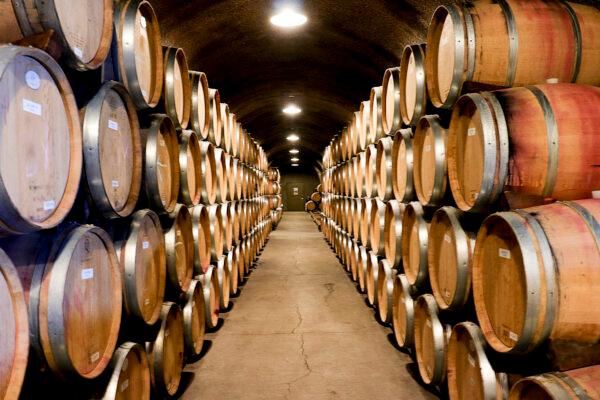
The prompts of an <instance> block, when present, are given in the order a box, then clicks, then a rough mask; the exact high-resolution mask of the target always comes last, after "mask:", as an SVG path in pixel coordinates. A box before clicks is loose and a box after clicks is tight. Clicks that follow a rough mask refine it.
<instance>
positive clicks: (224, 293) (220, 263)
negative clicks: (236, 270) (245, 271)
mask: <svg viewBox="0 0 600 400" xmlns="http://www.w3.org/2000/svg"><path fill="white" fill-rule="evenodd" d="M215 268H216V273H217V281H218V282H219V293H220V296H219V301H220V303H219V308H220V309H221V310H226V309H227V308H229V294H230V293H231V278H230V275H229V268H228V267H227V256H225V255H223V256H221V257H219V259H218V260H217V261H216V262H215Z"/></svg>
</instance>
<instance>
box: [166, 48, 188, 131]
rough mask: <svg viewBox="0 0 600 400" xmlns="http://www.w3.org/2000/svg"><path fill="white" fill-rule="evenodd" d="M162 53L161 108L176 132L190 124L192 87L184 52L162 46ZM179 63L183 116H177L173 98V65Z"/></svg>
mask: <svg viewBox="0 0 600 400" xmlns="http://www.w3.org/2000/svg"><path fill="white" fill-rule="evenodd" d="M163 53H164V61H163V65H164V87H163V89H164V90H163V95H162V107H164V109H165V112H166V114H167V115H168V116H169V117H170V118H171V120H172V121H173V123H174V125H175V127H176V128H177V129H178V130H181V129H186V128H187V127H188V124H189V122H190V113H191V99H192V87H191V83H190V78H189V69H188V63H187V58H186V56H185V52H184V51H183V49H181V48H176V47H170V46H163ZM176 62H177V63H179V68H180V69H181V81H182V86H183V115H182V116H181V119H180V117H179V116H178V115H177V105H176V104H177V100H176V96H175V87H174V85H175V63H176Z"/></svg>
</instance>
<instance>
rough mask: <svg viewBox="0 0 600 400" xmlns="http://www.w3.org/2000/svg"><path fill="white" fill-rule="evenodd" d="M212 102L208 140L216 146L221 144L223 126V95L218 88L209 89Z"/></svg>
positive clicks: (209, 97)
mask: <svg viewBox="0 0 600 400" xmlns="http://www.w3.org/2000/svg"><path fill="white" fill-rule="evenodd" d="M208 99H209V102H210V128H209V129H208V140H210V142H211V143H212V144H214V145H215V146H220V145H221V129H223V128H222V127H221V125H222V123H223V120H222V116H221V95H220V94H219V90H218V89H208Z"/></svg>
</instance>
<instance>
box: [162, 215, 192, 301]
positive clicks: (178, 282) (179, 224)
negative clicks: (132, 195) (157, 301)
mask: <svg viewBox="0 0 600 400" xmlns="http://www.w3.org/2000/svg"><path fill="white" fill-rule="evenodd" d="M162 225H163V230H164V232H165V233H164V236H165V254H166V268H167V269H166V270H167V274H166V277H167V283H166V284H167V289H168V290H170V291H171V293H172V294H173V295H174V296H175V297H179V295H181V294H182V293H185V292H187V290H188V288H189V286H190V284H191V282H192V276H193V274H194V257H195V254H194V253H195V242H194V234H193V222H192V216H191V214H190V212H189V211H188V209H187V207H186V206H185V205H183V204H177V206H175V210H173V212H172V213H171V214H169V216H168V218H163V224H162ZM180 232H181V233H180ZM179 234H181V235H182V236H186V237H187V240H185V239H184V240H185V241H186V242H187V244H185V245H184V246H183V247H188V249H186V253H187V250H190V249H189V247H190V246H189V243H190V242H191V250H192V251H191V254H186V255H185V260H184V262H183V264H184V269H183V271H185V275H183V276H181V272H182V271H181V263H182V260H181V259H179V257H178V252H177V247H178V245H180V244H181V242H177V235H179Z"/></svg>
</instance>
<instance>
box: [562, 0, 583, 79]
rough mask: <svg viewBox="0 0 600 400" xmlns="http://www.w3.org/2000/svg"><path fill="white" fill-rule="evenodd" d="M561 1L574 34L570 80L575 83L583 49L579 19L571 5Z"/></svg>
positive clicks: (563, 0)
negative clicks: (573, 61)
mask: <svg viewBox="0 0 600 400" xmlns="http://www.w3.org/2000/svg"><path fill="white" fill-rule="evenodd" d="M561 3H562V5H563V6H564V7H565V9H566V10H567V14H569V19H570V20H571V25H572V27H573V34H574V36H575V64H574V65H573V75H572V76H571V82H572V83H575V82H577V78H578V77H579V71H580V69H581V57H582V50H583V39H582V37H581V26H580V25H579V20H578V19H577V14H576V13H575V10H573V7H572V6H571V5H570V4H569V3H568V2H566V1H565V0H561Z"/></svg>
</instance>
